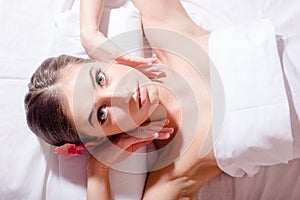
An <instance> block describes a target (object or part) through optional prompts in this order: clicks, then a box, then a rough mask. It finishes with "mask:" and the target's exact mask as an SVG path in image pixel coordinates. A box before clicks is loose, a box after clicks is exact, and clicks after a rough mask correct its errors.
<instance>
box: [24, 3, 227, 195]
mask: <svg viewBox="0 0 300 200" xmlns="http://www.w3.org/2000/svg"><path fill="white" fill-rule="evenodd" d="M134 3H135V4H136V6H137V7H138V8H139V9H140V12H141V15H142V19H143V25H144V28H145V33H146V35H147V38H148V40H149V42H150V45H152V46H153V47H155V48H159V47H160V44H162V45H163V43H159V42H160V40H156V38H155V34H149V33H150V32H149V31H151V29H147V28H149V27H151V28H152V27H154V28H160V27H164V29H169V30H174V31H177V32H179V33H181V34H183V35H184V36H187V37H189V38H191V39H192V40H194V42H195V43H196V44H197V45H200V46H201V47H202V48H204V49H205V50H207V39H208V37H209V33H208V32H207V31H205V30H203V29H201V28H200V27H198V26H196V25H195V24H193V23H192V22H191V20H190V19H189V18H188V16H187V15H186V13H185V11H184V9H183V8H182V6H181V4H180V3H179V2H178V1H173V2H172V3H171V4H170V5H169V4H168V2H167V1H151V3H150V2H147V8H145V7H144V8H142V6H141V4H142V3H143V1H135V2H134ZM158 5H159V6H158ZM151 10H156V12H155V13H153V12H151ZM175 10H176V12H174V11H175ZM148 30H149V31H148ZM153 36H154V37H153ZM155 53H156V54H157V57H158V59H159V61H160V63H161V64H162V65H166V66H168V67H170V69H167V68H166V69H165V73H166V77H164V78H160V79H159V80H158V81H159V82H158V81H157V82H155V80H154V81H151V80H150V79H148V78H147V77H146V76H145V75H143V74H142V73H140V72H139V71H137V70H134V69H131V68H128V67H127V66H124V65H118V64H111V65H108V64H103V63H95V62H92V61H89V60H88V61H87V60H82V59H77V58H71V57H64V56H63V57H58V58H54V59H49V60H46V61H45V62H44V63H43V64H42V66H41V67H40V69H39V70H38V71H37V72H36V74H35V75H34V76H33V77H32V80H31V85H30V90H31V92H30V93H29V94H28V95H27V96H26V100H25V104H26V109H27V119H28V124H29V126H30V127H31V129H32V130H33V132H35V133H36V134H37V135H39V136H40V137H42V138H43V139H44V140H45V141H47V142H49V143H50V142H51V143H52V144H54V145H63V144H64V143H73V144H77V145H79V144H82V143H83V144H84V145H85V146H86V147H87V148H88V149H89V150H90V151H91V152H92V154H93V156H94V157H96V158H97V159H98V160H100V162H96V160H95V159H91V161H90V163H89V167H88V197H89V198H94V197H97V196H98V197H99V195H101V199H105V198H107V199H109V198H110V194H109V182H108V173H107V172H108V169H109V165H110V164H112V163H114V162H116V161H118V160H120V159H123V158H124V157H126V156H127V153H126V152H124V151H121V152H120V150H119V151H118V149H117V150H115V146H117V147H118V148H121V149H123V150H127V151H129V152H133V151H135V150H136V149H138V148H139V147H141V146H144V145H146V144H148V143H149V142H151V141H152V140H154V139H163V140H166V142H163V141H161V142H157V147H158V148H160V149H161V151H160V156H159V158H158V161H157V164H156V165H155V167H154V169H156V171H154V172H152V173H151V174H150V176H149V178H148V180H147V185H146V189H145V194H144V198H145V199H159V198H163V199H166V198H167V197H169V199H179V198H185V197H188V198H192V197H193V195H195V193H196V192H197V191H198V190H199V188H200V187H201V186H202V185H203V184H204V183H206V182H207V181H208V180H210V179H211V178H213V177H214V176H216V175H217V174H219V173H220V172H221V171H220V169H219V168H218V167H217V164H216V161H215V158H214V155H213V152H212V150H213V149H212V144H211V139H210V138H211V133H210V131H209V129H210V122H211V99H210V94H209V89H208V88H207V85H206V84H207V83H206V82H205V80H203V78H202V77H201V76H200V75H199V73H197V70H196V71H195V68H194V67H193V66H192V65H191V64H190V63H189V62H188V61H186V60H185V59H184V58H182V57H179V56H177V55H174V54H172V53H169V52H167V51H163V50H159V49H158V50H156V51H155ZM196 64H201V65H204V67H203V68H204V69H205V70H208V67H209V66H208V60H207V59H204V60H201V61H200V62H199V63H196ZM51 71H52V72H51ZM49 72H50V73H49ZM174 72H176V73H174ZM195 72H196V73H195ZM47 73H48V74H47ZM46 77H47V78H48V80H45V81H44V79H45V78H46ZM41 80H42V81H41ZM178 80H180V81H178ZM43 81H44V82H43ZM177 81H178V82H179V84H175V87H173V88H172V91H170V90H168V89H167V88H166V87H164V84H165V85H167V84H168V83H169V82H172V83H176V82H177ZM171 85H172V84H171ZM174 93H175V94H174ZM46 96H48V97H46ZM45 99H46V100H47V99H51V100H49V101H48V102H47V101H45ZM53 99H56V102H55V101H53ZM191 99H192V101H191ZM37 101H39V102H37ZM50 104H51V105H55V104H56V105H55V106H49V105H50ZM37 105H38V106H39V109H41V108H45V109H47V113H49V114H50V113H51V114H50V116H49V115H48V116H45V115H43V114H40V113H37V112H38V109H37V108H34V107H35V106H37ZM43 105H44V106H43ZM58 108H59V109H58ZM57 110H58V112H59V114H58V115H56V116H55V115H53V113H55V112H57ZM184 113H189V115H191V116H193V117H197V118H196V119H197V120H195V122H194V123H192V124H191V123H187V122H186V121H185V118H184V115H185V114H184ZM51 115H53V116H51ZM49 118H51V119H53V118H54V119H55V120H52V122H50V121H48V119H49ZM165 118H168V119H170V122H169V126H171V127H173V128H174V133H176V134H174V136H173V137H170V134H172V132H173V129H172V128H164V129H162V130H161V131H160V132H159V134H158V135H157V134H152V135H150V136H149V135H146V136H145V135H137V134H134V136H135V137H132V136H131V135H130V134H124V132H128V131H130V130H133V129H135V128H137V127H139V126H140V125H142V124H144V123H149V122H153V121H158V120H163V119H165ZM41 121H46V122H47V123H44V124H43V123H41ZM165 124H167V123H165ZM191 125H192V126H191ZM51 129H52V130H51ZM45 132H48V136H45V135H46V134H44V133H45ZM49 135H51V136H49ZM49 137H52V138H50V139H51V140H49ZM105 137H108V138H109V141H107V139H103V138H105ZM169 137H170V139H169V140H168V138H169ZM205 141H206V142H205ZM207 141H208V142H207ZM110 142H112V144H114V145H111V144H110ZM107 144H108V145H107ZM112 146H113V147H112ZM204 147H205V148H204ZM99 149H100V150H99ZM107 149H108V150H109V154H107V155H108V156H106V155H105V152H107V151H106V150H107ZM202 149H206V152H205V153H203V154H202V155H200V154H201V150H202ZM99 188H100V191H102V192H99Z"/></svg>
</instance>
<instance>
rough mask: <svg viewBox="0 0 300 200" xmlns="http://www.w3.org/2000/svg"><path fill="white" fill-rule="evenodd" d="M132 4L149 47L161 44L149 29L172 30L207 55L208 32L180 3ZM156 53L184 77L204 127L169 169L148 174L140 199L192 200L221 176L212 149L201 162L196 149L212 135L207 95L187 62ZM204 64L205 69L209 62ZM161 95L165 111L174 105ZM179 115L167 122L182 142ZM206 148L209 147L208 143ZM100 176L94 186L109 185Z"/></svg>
mask: <svg viewBox="0 0 300 200" xmlns="http://www.w3.org/2000/svg"><path fill="white" fill-rule="evenodd" d="M133 3H134V4H135V6H136V7H137V8H138V9H139V11H140V12H141V16H142V22H143V27H144V31H145V35H146V37H147V39H148V41H149V43H150V46H155V47H156V48H157V47H159V45H160V42H161V41H160V40H159V38H156V37H152V34H151V32H149V31H148V30H150V29H148V28H158V29H166V30H172V31H175V32H177V33H180V34H183V35H184V36H186V37H188V38H190V39H192V40H193V41H194V42H195V43H196V44H198V45H199V46H200V47H202V48H203V49H204V51H206V52H207V51H208V38H209V35H210V34H209V32H207V31H206V30H204V29H202V28H201V27H199V26H197V25H196V24H194V23H193V22H192V21H191V19H190V18H189V17H188V15H187V14H186V12H185V10H184V8H183V7H182V5H181V4H180V2H179V1H177V0H151V1H148V0H134V1H133ZM155 53H156V55H157V58H158V60H159V63H160V64H162V65H165V66H167V67H169V68H171V69H172V70H175V71H177V72H179V73H181V75H182V76H183V77H185V80H188V81H189V84H190V85H191V86H192V90H193V92H194V94H195V95H196V96H197V97H199V98H198V101H197V103H198V107H199V108H202V109H201V110H200V109H199V110H198V112H199V113H200V112H201V113H202V114H203V113H204V115H205V116H206V117H205V118H203V119H200V120H201V121H203V122H205V123H204V125H203V126H201V127H199V128H198V129H197V130H196V131H197V135H196V137H195V138H194V141H193V143H192V144H191V146H190V147H189V148H188V149H187V151H185V153H184V154H183V155H182V156H181V157H179V158H178V159H177V160H176V161H174V162H173V163H171V164H170V165H168V166H166V167H164V168H161V169H159V170H156V171H153V172H151V173H150V175H149V177H148V179H147V183H146V188H145V192H144V196H143V199H192V198H193V196H194V195H195V194H196V192H197V191H198V190H199V189H200V188H201V186H203V185H204V184H205V183H206V182H208V181H209V180H211V179H212V178H213V177H215V176H216V175H218V174H219V173H221V170H220V169H219V168H218V166H217V163H216V160H215V157H214V153H213V148H211V151H210V152H209V153H208V154H206V156H204V157H202V158H200V157H199V148H200V147H202V146H203V145H204V143H203V141H204V140H205V139H206V138H211V133H210V132H209V131H208V130H209V127H210V116H211V110H210V106H211V105H210V97H209V92H208V91H207V90H206V85H205V83H204V81H203V80H201V79H199V77H193V74H195V73H194V72H193V71H192V70H187V69H190V64H189V63H188V62H186V61H185V60H183V59H181V58H180V57H178V56H176V55H174V54H171V53H168V52H166V51H163V50H161V49H156V50H155ZM199 64H201V63H199ZM206 64H207V67H208V66H209V65H208V62H207V63H206ZM164 94H165V93H164V92H161V98H160V100H161V105H163V106H165V107H166V108H167V107H168V106H167V105H168V104H170V100H171V102H175V101H174V99H173V101H172V98H168V101H164V99H167V98H163V97H162V96H163V95H164ZM182 106H183V109H185V108H186V109H189V108H188V105H182ZM191 112H192V110H191ZM178 115H180V111H179V110H178V109H176V106H174V107H173V109H169V110H168V118H170V124H169V126H171V127H174V129H175V133H176V132H178V131H179V133H177V134H180V133H182V137H183V139H184V137H186V135H188V133H186V131H185V130H188V129H187V128H186V127H180V119H176V118H175V119H174V117H172V116H178ZM179 127H180V130H179ZM183 133H184V134H183ZM143 142H145V141H143ZM147 142H148V141H147ZM210 142H211V140H210ZM130 145H132V144H130ZM165 145H166V143H164V142H157V146H158V148H159V147H163V146H165ZM209 145H210V146H211V147H212V144H211V143H210V144H209ZM168 153H169V152H168ZM171 153H172V152H171ZM165 158H166V157H165V155H164V153H162V154H161V155H160V157H159V158H158V161H157V162H158V163H159V162H160V161H161V159H165ZM90 163H91V165H96V166H97V165H100V166H101V163H99V162H94V161H91V162H90ZM100 169H101V167H100ZM102 169H103V168H102ZM104 169H105V170H103V171H104V172H105V171H106V170H108V169H109V167H104ZM103 171H102V172H103ZM102 172H101V173H97V174H96V177H98V178H95V176H91V177H93V179H91V180H93V181H96V182H97V180H99V182H97V183H95V182H92V183H93V184H98V186H99V187H100V185H102V186H103V187H104V186H105V185H106V186H107V185H108V183H107V182H105V183H103V182H102V181H103V180H105V181H108V178H107V175H106V173H102ZM94 178H95V179H94ZM89 180H90V177H89V179H88V183H89ZM100 180H101V181H100ZM90 186H91V185H90V184H88V197H89V199H93V198H95V199H103V198H102V196H101V195H103V193H101V194H100V193H98V191H96V189H94V190H92V188H95V187H90ZM89 187H90V188H89ZM104 188H105V190H104V191H109V188H107V187H104ZM99 195H100V196H99ZM109 198H110V197H108V199H109Z"/></svg>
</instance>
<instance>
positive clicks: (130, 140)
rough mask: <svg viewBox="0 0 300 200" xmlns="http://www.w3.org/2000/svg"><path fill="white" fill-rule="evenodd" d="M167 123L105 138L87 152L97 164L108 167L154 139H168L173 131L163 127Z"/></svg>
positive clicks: (165, 121) (167, 121) (153, 124)
mask: <svg viewBox="0 0 300 200" xmlns="http://www.w3.org/2000/svg"><path fill="white" fill-rule="evenodd" d="M168 123H169V120H161V121H157V122H153V123H151V124H148V125H146V126H142V127H138V128H136V129H134V130H132V131H130V132H129V133H121V134H118V135H113V136H111V137H110V138H109V139H107V138H105V139H104V140H103V141H102V142H101V143H100V144H98V145H95V146H94V147H92V148H91V149H89V151H90V152H91V153H92V155H93V156H94V157H95V158H97V159H98V161H99V162H101V163H103V164H104V165H106V166H110V165H112V164H114V163H117V162H119V161H121V160H123V159H125V158H127V157H128V156H129V155H130V154H131V153H133V152H135V151H136V150H138V149H139V148H141V147H143V146H145V145H147V144H149V143H150V142H152V141H153V140H155V139H159V140H165V139H168V138H169V137H170V134H172V133H173V131H174V129H173V128H168V127H165V126H166V125H167V124H168Z"/></svg>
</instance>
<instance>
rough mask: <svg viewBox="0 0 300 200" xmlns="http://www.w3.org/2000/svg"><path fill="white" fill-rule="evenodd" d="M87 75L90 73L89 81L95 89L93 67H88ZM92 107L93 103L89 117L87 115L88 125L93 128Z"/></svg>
mask: <svg viewBox="0 0 300 200" xmlns="http://www.w3.org/2000/svg"><path fill="white" fill-rule="evenodd" d="M89 75H90V78H91V81H92V84H93V88H94V89H95V88H96V87H95V82H94V76H93V67H91V68H90V70H89ZM94 107H95V106H94V105H93V107H92V110H91V112H90V114H89V117H88V121H89V123H90V125H91V126H92V127H93V128H95V126H94V124H93V123H92V117H93V113H94Z"/></svg>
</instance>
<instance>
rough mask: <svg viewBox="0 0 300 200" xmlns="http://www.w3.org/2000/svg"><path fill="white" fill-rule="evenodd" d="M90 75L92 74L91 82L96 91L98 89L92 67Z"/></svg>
mask: <svg viewBox="0 0 300 200" xmlns="http://www.w3.org/2000/svg"><path fill="white" fill-rule="evenodd" d="M89 74H90V78H91V81H92V84H93V87H94V89H95V88H96V86H95V80H94V78H95V77H94V76H93V67H91V68H90V70H89Z"/></svg>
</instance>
